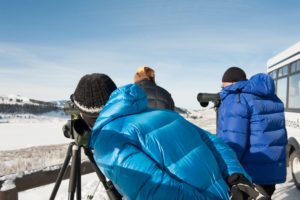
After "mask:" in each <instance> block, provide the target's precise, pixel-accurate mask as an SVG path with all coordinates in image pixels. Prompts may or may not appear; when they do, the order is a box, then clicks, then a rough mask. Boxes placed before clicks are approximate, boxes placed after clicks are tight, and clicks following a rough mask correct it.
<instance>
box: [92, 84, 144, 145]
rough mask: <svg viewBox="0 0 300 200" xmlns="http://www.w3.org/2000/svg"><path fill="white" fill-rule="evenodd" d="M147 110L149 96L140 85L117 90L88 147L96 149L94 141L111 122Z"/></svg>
mask: <svg viewBox="0 0 300 200" xmlns="http://www.w3.org/2000/svg"><path fill="white" fill-rule="evenodd" d="M147 108H148V99H147V95H146V94H145V92H144V91H143V90H142V89H141V88H140V87H139V86H138V85H136V84H128V85H125V86H122V87H119V88H117V89H116V90H114V91H113V92H112V93H111V95H110V97H109V99H108V101H107V103H106V104H105V106H104V108H103V110H102V111H101V112H100V114H99V116H98V118H97V121H96V122H95V124H94V126H93V129H92V131H91V134H90V139H89V144H88V147H89V148H93V147H94V141H95V139H96V138H97V135H98V134H99V133H100V130H101V129H102V127H103V126H105V125H106V124H108V123H109V122H110V121H112V120H114V119H116V118H118V117H121V116H125V115H131V114H135V113H139V112H142V111H143V110H146V109H147Z"/></svg>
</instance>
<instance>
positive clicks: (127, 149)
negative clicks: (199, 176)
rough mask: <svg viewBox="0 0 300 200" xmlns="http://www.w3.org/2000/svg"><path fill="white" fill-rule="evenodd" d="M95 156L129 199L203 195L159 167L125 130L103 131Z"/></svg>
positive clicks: (99, 164)
mask: <svg viewBox="0 0 300 200" xmlns="http://www.w3.org/2000/svg"><path fill="white" fill-rule="evenodd" d="M94 157H95V161H96V163H97V165H98V167H99V168H100V170H101V171H102V172H103V173H104V175H105V176H106V177H107V178H109V179H110V180H111V181H112V182H113V183H114V185H115V187H116V188H117V189H118V191H119V192H120V193H121V194H122V195H123V196H124V197H126V198H127V199H141V200H144V199H204V197H203V195H202V194H201V193H200V192H199V191H198V190H197V189H195V188H194V187H192V186H190V185H188V184H186V183H184V182H181V181H179V180H178V179H177V178H176V177H171V176H170V175H169V174H168V173H167V172H166V171H165V170H163V169H162V168H160V167H159V165H158V164H157V163H156V162H155V161H154V160H152V159H151V158H150V157H149V156H147V154H145V153H144V152H143V151H142V150H140V148H139V147H138V144H135V143H134V142H133V141H132V140H131V139H129V138H128V137H126V136H125V134H120V133H116V132H112V131H109V132H108V133H104V132H103V131H102V132H101V134H99V137H98V138H97V141H96V144H95V148H94Z"/></svg>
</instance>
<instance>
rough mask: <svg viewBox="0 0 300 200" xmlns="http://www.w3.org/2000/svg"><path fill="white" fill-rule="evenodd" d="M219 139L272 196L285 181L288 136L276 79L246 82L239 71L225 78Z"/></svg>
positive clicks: (265, 77)
mask: <svg viewBox="0 0 300 200" xmlns="http://www.w3.org/2000/svg"><path fill="white" fill-rule="evenodd" d="M222 87H223V89H222V91H221V92H220V97H221V106H220V108H219V117H218V131H217V135H218V136H220V137H222V138H223V139H224V141H225V142H226V143H227V144H228V145H229V146H230V147H231V148H232V149H233V150H234V151H235V152H236V154H237V157H238V159H239V161H240V162H241V164H242V165H243V167H244V168H245V170H246V172H247V173H248V174H249V175H250V176H251V177H252V180H253V182H254V183H256V184H260V185H261V186H263V188H264V189H265V190H266V192H267V193H268V194H269V195H270V196H271V195H272V194H273V192H274V190H275V184H277V183H283V182H285V179H286V151H285V148H286V144H287V134H286V129H285V120H284V105H283V103H282V102H281V101H280V99H279V98H278V97H277V96H276V94H275V85H274V81H273V79H272V78H271V77H270V76H269V75H267V74H263V73H260V74H256V75H254V76H252V77H251V78H250V80H247V78H246V74H245V72H244V71H243V70H242V69H240V68H238V67H230V68H229V69H227V70H226V71H225V73H224V75H223V78H222Z"/></svg>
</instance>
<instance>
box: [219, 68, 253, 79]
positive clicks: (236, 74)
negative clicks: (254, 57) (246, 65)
mask: <svg viewBox="0 0 300 200" xmlns="http://www.w3.org/2000/svg"><path fill="white" fill-rule="evenodd" d="M239 81H247V78H246V73H245V72H244V71H243V70H242V69H241V68H239V67H230V68H228V69H227V70H226V71H225V73H224V74H223V77H222V82H239Z"/></svg>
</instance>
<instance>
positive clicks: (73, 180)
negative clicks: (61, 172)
mask: <svg viewBox="0 0 300 200" xmlns="http://www.w3.org/2000/svg"><path fill="white" fill-rule="evenodd" d="M78 149H79V146H78V145H76V144H75V145H73V148H72V165H71V172H70V180H69V189H68V193H69V198H68V199H69V200H73V199H74V193H75V188H76V178H77V177H76V175H77V169H78V166H77V164H78V163H77V158H78V155H77V154H78Z"/></svg>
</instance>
